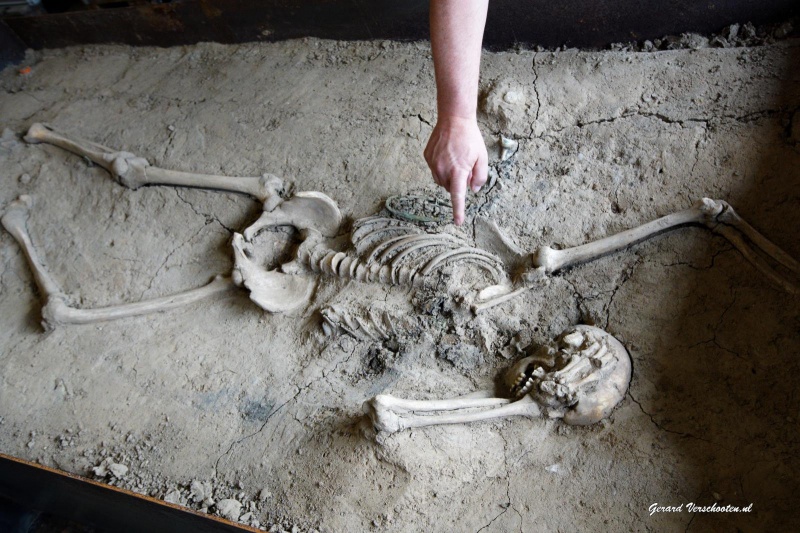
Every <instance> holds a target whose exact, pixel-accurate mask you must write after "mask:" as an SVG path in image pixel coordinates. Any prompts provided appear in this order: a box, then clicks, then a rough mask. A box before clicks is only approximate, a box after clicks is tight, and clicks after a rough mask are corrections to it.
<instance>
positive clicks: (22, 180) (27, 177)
mask: <svg viewBox="0 0 800 533" xmlns="http://www.w3.org/2000/svg"><path fill="white" fill-rule="evenodd" d="M19 182H20V183H21V184H23V185H27V184H29V183H30V182H31V175H30V174H27V173H26V174H23V175H22V176H20V177H19Z"/></svg>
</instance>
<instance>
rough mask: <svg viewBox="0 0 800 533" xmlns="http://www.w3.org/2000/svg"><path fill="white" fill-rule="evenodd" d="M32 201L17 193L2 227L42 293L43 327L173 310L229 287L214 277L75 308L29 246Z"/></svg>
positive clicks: (220, 279) (46, 328)
mask: <svg viewBox="0 0 800 533" xmlns="http://www.w3.org/2000/svg"><path fill="white" fill-rule="evenodd" d="M32 205H33V201H32V200H31V198H30V197H29V196H21V197H20V198H19V199H18V200H16V201H14V202H12V203H11V205H9V207H8V208H7V209H6V212H5V213H4V214H3V217H2V223H3V226H4V227H5V228H6V230H7V231H8V232H9V233H10V234H11V235H12V236H13V237H14V238H15V239H16V240H17V242H18V243H19V245H20V247H21V248H22V251H23V252H24V253H25V257H26V258H27V259H28V265H29V266H30V268H31V270H32V271H33V276H34V279H35V280H36V284H37V285H38V286H39V291H40V292H41V293H42V296H43V297H44V299H45V301H46V303H45V305H44V307H43V308H42V319H43V320H42V325H43V326H44V328H45V330H48V331H49V330H52V329H55V328H56V327H57V326H61V325H66V324H90V323H94V322H103V321H107V320H116V319H118V318H125V317H130V316H138V315H144V314H148V313H155V312H158V311H165V310H167V309H173V308H175V307H180V306H183V305H187V304H190V303H194V302H196V301H199V300H201V299H203V298H206V297H208V296H211V295H213V294H216V293H218V292H224V291H227V290H229V289H230V288H231V287H233V284H232V283H231V281H230V278H223V277H222V276H217V277H216V278H214V280H213V281H212V282H211V283H209V284H208V285H205V286H203V287H200V288H198V289H191V290H188V291H185V292H182V293H178V294H173V295H171V296H164V297H162V298H154V299H152V300H146V301H143V302H136V303H129V304H121V305H114V306H109V307H101V308H96V309H77V308H74V307H71V306H70V305H69V304H68V303H67V298H66V295H65V294H64V293H63V292H62V291H61V289H60V288H59V286H58V284H57V283H56V282H55V280H53V278H52V277H51V276H50V274H49V273H48V272H47V270H46V269H45V267H44V264H43V263H42V261H41V260H40V259H39V256H38V254H37V253H36V248H35V247H34V246H33V242H32V241H31V238H30V235H29V234H28V228H27V225H26V222H27V220H28V214H29V211H30V208H31V206H32Z"/></svg>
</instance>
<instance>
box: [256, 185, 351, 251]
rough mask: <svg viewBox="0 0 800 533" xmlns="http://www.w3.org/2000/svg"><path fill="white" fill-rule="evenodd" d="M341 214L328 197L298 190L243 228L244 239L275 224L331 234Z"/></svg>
mask: <svg viewBox="0 0 800 533" xmlns="http://www.w3.org/2000/svg"><path fill="white" fill-rule="evenodd" d="M341 223H342V213H341V212H340V211H339V207H338V206H337V205H336V202H334V201H333V200H331V198H330V197H329V196H327V195H326V194H323V193H321V192H316V191H303V192H298V193H296V194H295V195H294V196H292V198H291V199H289V200H286V201H283V202H280V203H278V204H277V205H276V206H275V208H273V209H271V210H267V209H265V210H264V213H263V214H262V215H261V217H259V219H258V220H256V221H255V222H254V223H253V224H252V225H250V227H248V228H247V229H246V230H244V238H245V240H247V241H251V240H253V237H255V236H256V234H258V232H259V231H261V230H262V229H265V228H271V227H276V226H293V227H295V228H296V229H297V230H299V231H303V230H306V229H313V230H316V231H318V232H320V234H322V235H323V236H325V237H334V236H335V235H336V234H337V233H338V232H339V226H340V225H341Z"/></svg>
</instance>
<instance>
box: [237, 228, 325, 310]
mask: <svg viewBox="0 0 800 533" xmlns="http://www.w3.org/2000/svg"><path fill="white" fill-rule="evenodd" d="M232 245H233V255H234V261H235V263H234V267H233V276H232V277H233V281H234V283H236V285H238V286H244V287H246V288H247V289H248V290H249V291H250V299H251V300H253V302H255V303H256V304H257V305H258V306H259V307H260V308H262V309H264V310H265V311H269V312H270V313H285V312H288V311H292V310H294V309H297V308H298V307H300V306H302V305H305V304H306V303H307V302H308V300H309V298H310V297H311V293H312V292H313V291H314V285H315V281H316V280H315V279H314V278H312V277H307V276H292V275H289V274H284V273H283V272H279V271H277V270H267V269H265V268H263V267H261V266H260V265H258V264H257V263H256V262H254V261H253V260H251V259H250V255H251V251H252V244H249V243H247V242H245V239H244V237H243V236H242V235H241V234H239V233H234V235H233V242H232Z"/></svg>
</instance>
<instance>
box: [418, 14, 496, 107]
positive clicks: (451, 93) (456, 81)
mask: <svg viewBox="0 0 800 533" xmlns="http://www.w3.org/2000/svg"><path fill="white" fill-rule="evenodd" d="M488 4H489V0H431V4H430V19H431V20H430V23H431V47H432V49H433V63H434V69H435V71H436V89H437V93H436V95H437V107H438V111H439V117H447V116H452V117H461V118H468V119H474V118H475V113H476V107H477V102H478V76H479V72H480V61H481V43H482V41H483V29H484V26H485V25H486V11H487V9H488Z"/></svg>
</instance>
